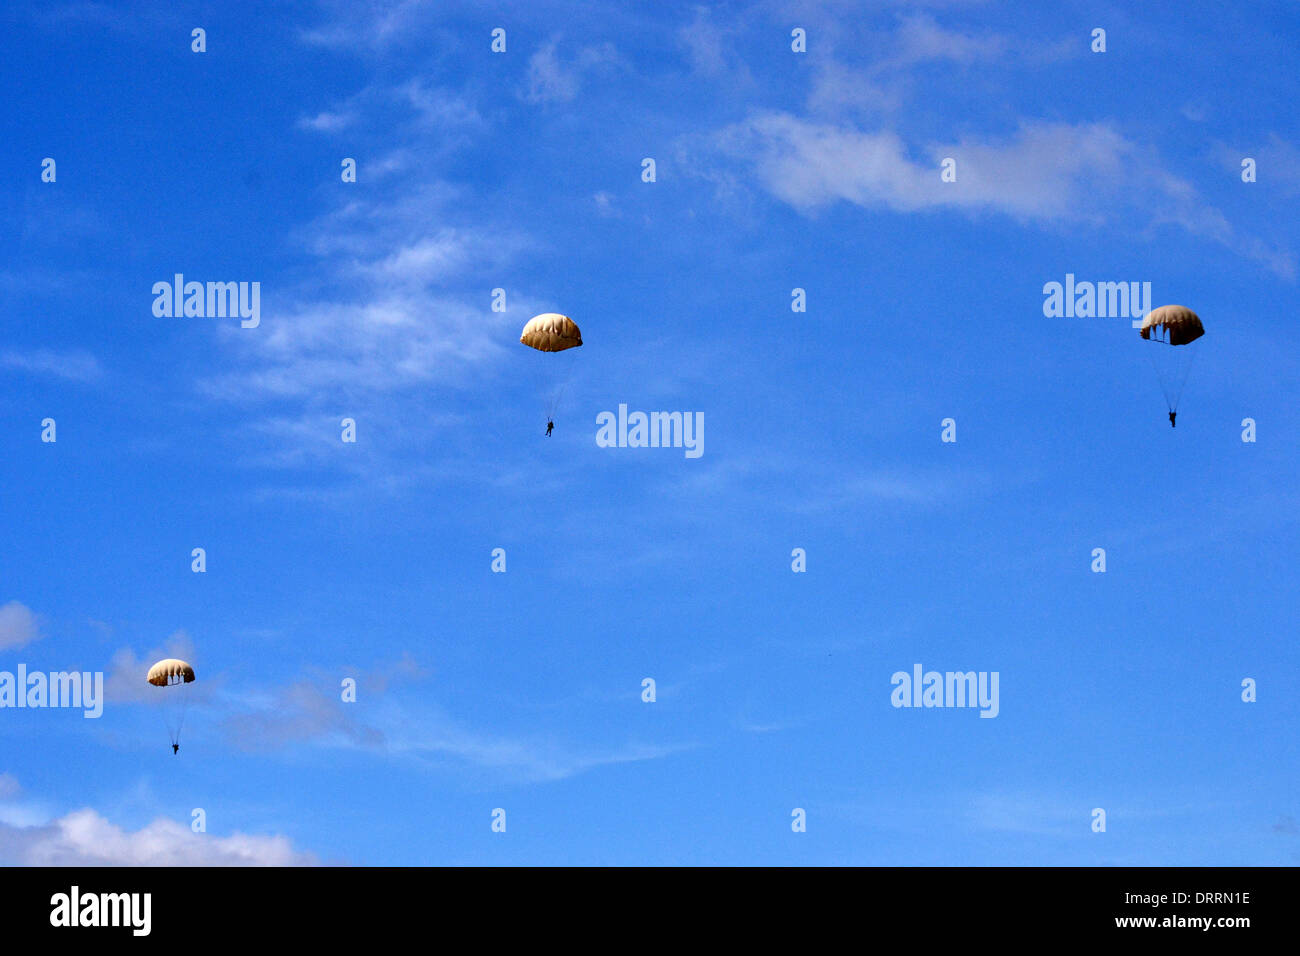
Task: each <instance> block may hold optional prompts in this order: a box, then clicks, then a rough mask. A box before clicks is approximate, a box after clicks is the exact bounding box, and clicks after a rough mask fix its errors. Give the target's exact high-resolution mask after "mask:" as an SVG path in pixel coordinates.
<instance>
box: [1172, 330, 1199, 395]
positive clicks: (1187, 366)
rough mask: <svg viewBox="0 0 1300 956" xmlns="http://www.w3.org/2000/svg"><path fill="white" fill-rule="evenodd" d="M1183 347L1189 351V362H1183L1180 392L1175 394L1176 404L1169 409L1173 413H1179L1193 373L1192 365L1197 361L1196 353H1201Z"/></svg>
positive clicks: (1187, 346) (1188, 346) (1191, 348)
mask: <svg viewBox="0 0 1300 956" xmlns="http://www.w3.org/2000/svg"><path fill="white" fill-rule="evenodd" d="M1183 347H1184V348H1185V349H1187V350H1188V353H1189V354H1188V356H1187V360H1186V361H1185V362H1183V376H1182V380H1181V381H1179V383H1178V391H1176V392H1174V403H1173V405H1172V406H1171V407H1170V409H1169V410H1170V411H1171V412H1176V411H1178V403H1179V402H1181V401H1182V400H1183V389H1184V388H1185V387H1186V386H1187V376H1188V374H1189V373H1190V372H1191V371H1192V363H1193V362H1194V361H1196V353H1197V352H1198V351H1200V350H1199V349H1196V348H1194V347H1193V346H1191V345H1185V346H1183Z"/></svg>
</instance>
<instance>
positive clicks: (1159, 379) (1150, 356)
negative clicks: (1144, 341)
mask: <svg viewBox="0 0 1300 956" xmlns="http://www.w3.org/2000/svg"><path fill="white" fill-rule="evenodd" d="M1144 351H1145V352H1146V353H1147V359H1148V360H1149V361H1150V362H1151V370H1152V371H1153V372H1155V373H1156V381H1157V382H1159V383H1160V393H1161V394H1162V395H1164V397H1165V404H1166V405H1168V406H1169V410H1170V411H1171V412H1172V411H1174V403H1173V402H1171V401H1170V400H1169V389H1168V388H1166V387H1165V377H1164V375H1162V374H1161V373H1160V366H1159V365H1157V364H1156V356H1155V353H1154V352H1153V351H1152V350H1151V349H1149V348H1148V349H1144Z"/></svg>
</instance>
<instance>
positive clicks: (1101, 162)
mask: <svg viewBox="0 0 1300 956" xmlns="http://www.w3.org/2000/svg"><path fill="white" fill-rule="evenodd" d="M701 147H703V148H702V150H701ZM683 149H684V150H685V151H686V152H687V154H688V155H689V154H692V153H694V154H695V155H696V156H699V158H700V165H701V166H704V167H706V168H709V167H710V166H711V163H710V160H709V157H708V155H707V154H708V153H709V152H712V153H713V154H714V155H715V156H722V157H726V158H727V159H728V160H730V161H732V162H735V163H739V164H741V165H742V166H743V167H747V168H750V169H751V170H752V173H753V174H754V175H755V176H756V178H757V180H758V182H759V183H760V185H761V186H762V188H763V189H765V190H766V191H767V192H768V193H770V194H771V195H772V196H774V197H775V198H777V199H779V200H781V201H783V202H785V203H788V204H789V205H791V206H793V207H795V208H796V209H798V210H800V211H801V212H804V213H808V214H812V213H815V212H817V211H818V210H819V209H821V208H823V207H826V206H829V205H832V204H834V203H837V202H849V203H852V204H854V205H857V206H861V207H863V208H866V209H889V210H893V211H896V212H916V211H924V210H938V209H952V210H961V211H964V212H966V213H968V214H980V213H997V214H1001V215H1006V216H1010V217H1012V218H1014V219H1017V220H1019V221H1021V222H1025V223H1034V224H1039V225H1047V224H1077V223H1083V224H1087V225H1090V226H1094V227H1103V226H1107V225H1113V224H1114V223H1117V222H1119V221H1121V220H1126V221H1132V220H1133V219H1134V218H1137V220H1138V221H1140V222H1145V223H1148V224H1150V225H1152V226H1155V225H1161V224H1170V225H1175V226H1178V227H1180V228H1182V229H1183V230H1185V231H1186V232H1188V233H1191V234H1192V235H1195V236H1198V237H1200V238H1203V239H1208V240H1210V241H1213V242H1216V243H1219V244H1221V245H1224V246H1226V247H1228V248H1229V249H1231V250H1232V251H1234V252H1236V253H1237V254H1239V255H1242V256H1245V257H1247V258H1250V259H1254V260H1256V261H1259V262H1261V263H1263V264H1264V265H1266V266H1267V267H1268V268H1270V269H1271V270H1273V271H1274V272H1276V273H1278V274H1279V275H1282V276H1284V277H1286V278H1291V277H1293V276H1294V275H1295V263H1294V257H1293V256H1292V255H1291V254H1290V253H1288V252H1285V251H1283V250H1278V249H1274V248H1271V247H1269V246H1268V245H1267V244H1266V243H1264V242H1263V241H1262V240H1259V239H1256V238H1254V237H1250V236H1243V235H1241V234H1240V233H1239V232H1238V231H1237V230H1236V229H1234V228H1233V227H1232V225H1231V224H1230V223H1229V222H1228V220H1227V218H1226V217H1225V216H1224V215H1223V214H1222V213H1221V212H1220V211H1219V210H1217V209H1215V208H1214V207H1212V206H1210V205H1209V204H1207V203H1206V202H1205V201H1204V199H1203V198H1202V197H1200V195H1199V194H1198V193H1197V191H1196V189H1195V188H1194V187H1193V186H1192V185H1191V184H1190V183H1189V182H1187V181H1186V180H1184V179H1182V178H1179V177H1178V176H1175V175H1173V174H1171V173H1169V172H1167V171H1166V170H1165V169H1164V168H1163V167H1162V166H1161V164H1160V161H1159V158H1158V156H1157V154H1156V151H1155V150H1154V149H1153V148H1151V147H1149V146H1144V145H1142V144H1139V143H1137V142H1136V141H1134V140H1131V139H1129V138H1127V137H1126V136H1124V135H1123V134H1122V133H1120V132H1119V131H1118V130H1117V129H1115V128H1114V127H1113V126H1111V125H1109V124H1106V123H1075V124H1071V123H1054V122H1025V123H1022V124H1021V126H1020V128H1019V129H1018V130H1017V131H1016V133H1015V134H1013V135H1011V136H1004V137H989V136H976V135H968V136H964V137H962V138H961V139H959V140H958V141H957V142H955V143H949V144H931V145H928V146H926V147H924V148H923V149H922V150H920V152H921V153H922V155H925V156H927V157H928V159H926V160H922V159H919V158H914V155H915V150H914V149H912V148H910V147H909V146H908V144H906V143H905V142H904V140H903V139H902V137H901V136H899V135H898V134H897V133H895V132H893V131H892V130H888V129H878V130H862V129H858V128H855V127H853V126H849V125H845V124H832V123H826V122H819V121H813V120H807V119H802V118H800V117H797V116H794V115H793V114H790V113H784V112H762V113H757V114H755V115H753V116H751V117H750V118H749V119H747V120H744V121H742V122H739V123H734V124H731V125H729V126H727V127H725V128H723V129H721V130H719V131H718V132H717V133H715V134H714V135H713V136H712V137H711V140H710V141H709V142H708V143H707V145H705V144H701V143H700V142H699V141H698V140H689V139H688V140H684V141H683ZM701 151H702V152H703V153H704V154H705V155H703V156H700V153H701ZM947 157H951V158H953V159H954V160H955V161H956V173H957V179H956V181H955V182H951V183H945V182H942V181H941V180H940V178H939V164H940V162H941V160H943V159H944V158H947ZM1135 181H1136V182H1141V183H1144V184H1145V186H1146V188H1145V189H1142V190H1133V189H1132V188H1131V186H1132V183H1133V182H1135Z"/></svg>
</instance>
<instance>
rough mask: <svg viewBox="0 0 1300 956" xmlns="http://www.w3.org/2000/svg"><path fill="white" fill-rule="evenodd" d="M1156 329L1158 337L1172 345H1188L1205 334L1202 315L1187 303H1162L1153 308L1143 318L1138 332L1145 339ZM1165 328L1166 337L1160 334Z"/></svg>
mask: <svg viewBox="0 0 1300 956" xmlns="http://www.w3.org/2000/svg"><path fill="white" fill-rule="evenodd" d="M1152 329H1156V330H1157V331H1156V338H1157V340H1159V341H1163V342H1168V343H1169V344H1170V345H1186V344H1187V343H1188V342H1194V341H1196V340H1197V339H1199V338H1200V337H1201V336H1202V335H1204V334H1205V327H1204V326H1203V325H1201V319H1200V316H1198V315H1197V314H1196V313H1195V312H1193V311H1192V310H1191V309H1189V308H1187V306H1185V305H1162V306H1161V307H1160V308H1158V309H1152V310H1151V311H1150V312H1148V313H1147V317H1146V318H1145V319H1143V320H1142V329H1141V331H1140V332H1139V333H1138V334H1140V335H1141V336H1142V338H1144V339H1149V338H1151V330H1152ZM1160 329H1163V330H1164V337H1163V338H1161V336H1160V331H1159V330H1160Z"/></svg>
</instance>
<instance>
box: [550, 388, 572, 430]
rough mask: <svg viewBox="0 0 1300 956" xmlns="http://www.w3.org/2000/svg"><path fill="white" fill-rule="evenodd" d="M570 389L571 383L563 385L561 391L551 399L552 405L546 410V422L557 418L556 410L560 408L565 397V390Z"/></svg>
mask: <svg viewBox="0 0 1300 956" xmlns="http://www.w3.org/2000/svg"><path fill="white" fill-rule="evenodd" d="M568 387H569V383H568V382H565V383H564V384H563V385H561V386H560V387H559V390H558V391H556V392H555V394H554V395H553V396H552V397H551V404H550V406H549V407H548V408H547V409H546V420H547V421H548V422H549V421H552V420H553V419H554V418H555V410H556V409H557V408H559V407H560V399H562V398H563V397H564V390H565V389H566V388H568Z"/></svg>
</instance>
